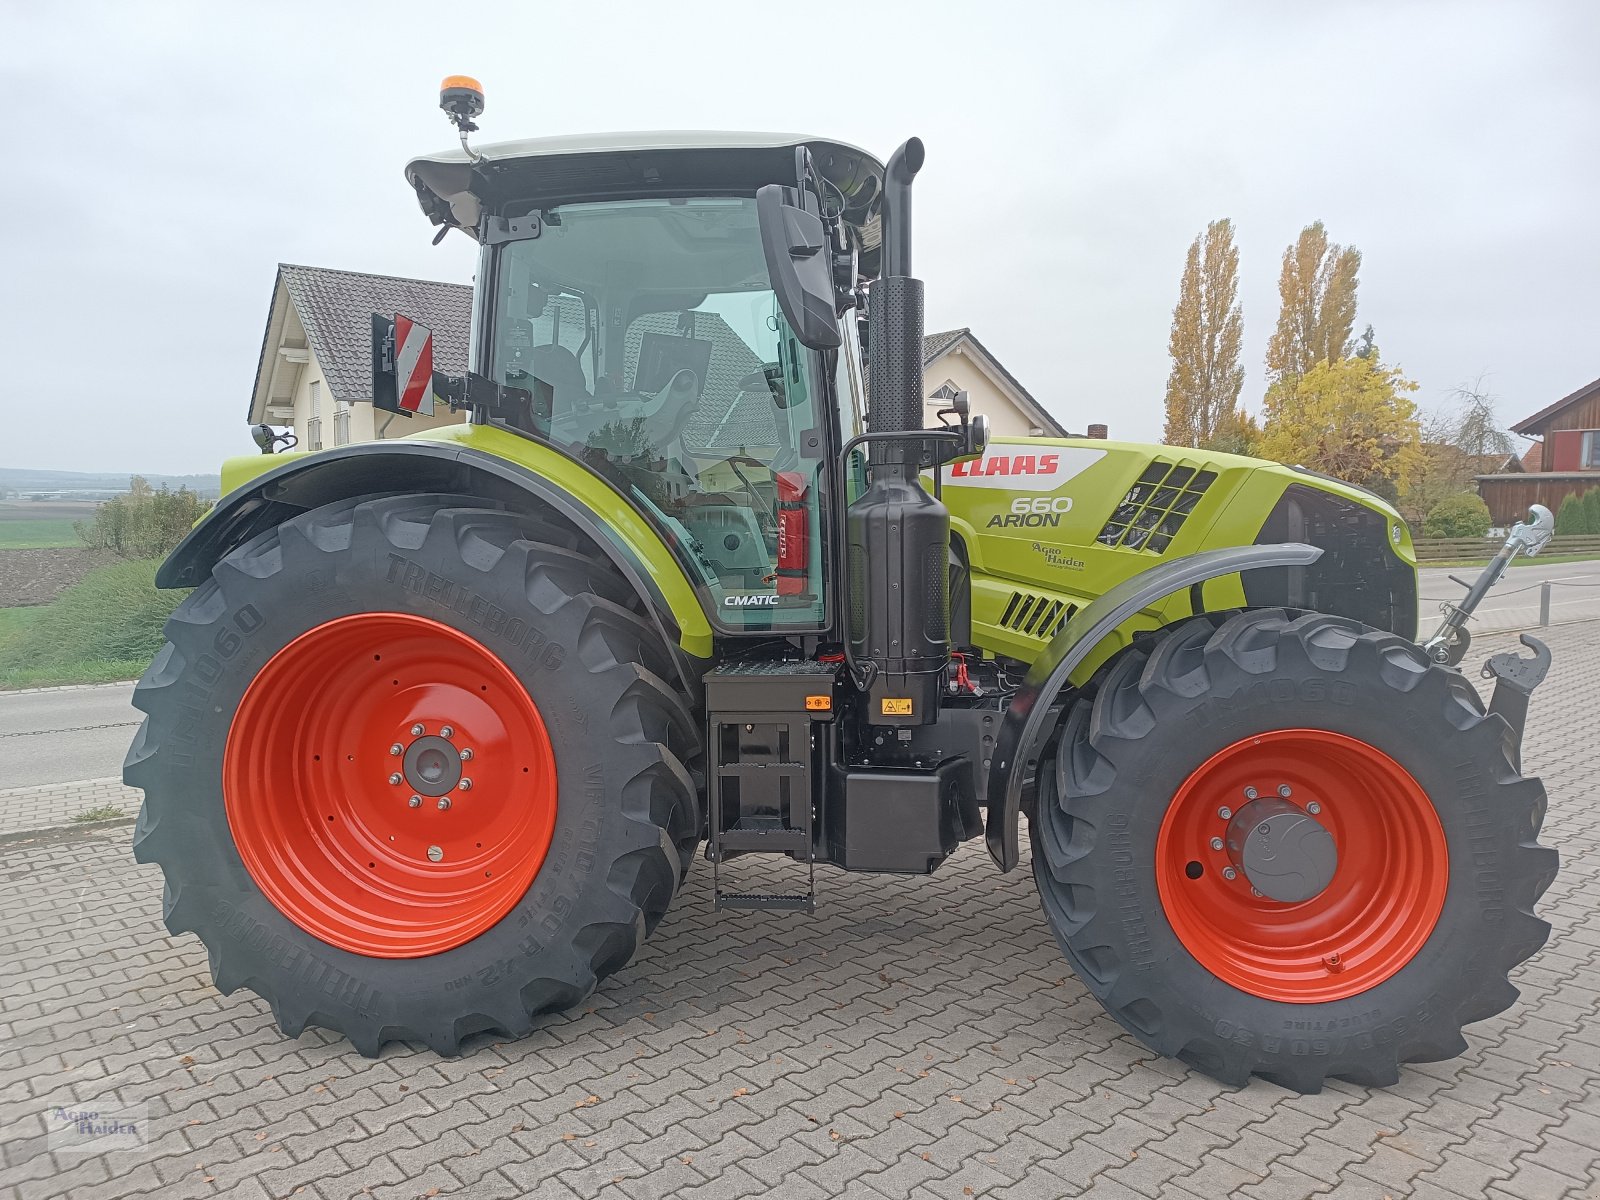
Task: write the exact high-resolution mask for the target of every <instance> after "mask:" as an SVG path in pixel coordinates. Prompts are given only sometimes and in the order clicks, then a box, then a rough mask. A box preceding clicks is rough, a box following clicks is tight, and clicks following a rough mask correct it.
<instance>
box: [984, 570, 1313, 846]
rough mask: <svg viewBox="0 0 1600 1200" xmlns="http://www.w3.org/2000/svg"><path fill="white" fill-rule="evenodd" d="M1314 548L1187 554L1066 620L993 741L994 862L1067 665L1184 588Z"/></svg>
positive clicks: (988, 837)
mask: <svg viewBox="0 0 1600 1200" xmlns="http://www.w3.org/2000/svg"><path fill="white" fill-rule="evenodd" d="M1321 555H1322V550H1321V548H1320V547H1317V546H1306V545H1301V544H1299V543H1296V542H1288V543H1284V544H1281V545H1271V546H1230V547H1228V548H1226V549H1222V550H1207V551H1204V552H1202V553H1200V554H1190V555H1186V556H1184V557H1183V558H1176V559H1173V560H1171V561H1170V562H1164V563H1160V564H1158V565H1156V566H1154V567H1151V568H1150V569H1149V570H1146V571H1141V572H1140V573H1139V574H1137V575H1134V576H1133V577H1131V578H1129V579H1125V580H1123V581H1122V582H1121V583H1119V584H1117V585H1116V586H1115V587H1113V588H1112V589H1111V590H1110V591H1108V592H1106V593H1105V594H1104V595H1103V596H1101V597H1100V598H1099V599H1097V600H1095V601H1093V602H1092V603H1090V604H1088V605H1086V606H1085V607H1084V608H1083V609H1082V610H1081V611H1080V612H1078V613H1077V615H1075V616H1074V617H1073V618H1072V619H1071V620H1070V621H1068V622H1067V624H1066V625H1065V626H1064V627H1063V628H1062V630H1061V632H1060V633H1058V634H1056V636H1055V637H1054V638H1052V639H1051V641H1050V644H1049V645H1048V646H1046V647H1045V649H1044V652H1043V653H1041V654H1040V655H1039V657H1038V658H1036V659H1034V661H1033V665H1032V666H1030V667H1029V668H1028V674H1027V676H1026V677H1025V678H1024V679H1023V682H1022V686H1021V687H1020V688H1019V689H1018V690H1017V694H1016V696H1015V697H1013V698H1012V701H1011V705H1010V707H1008V708H1007V709H1006V716H1005V720H1004V722H1002V724H1001V726H1000V733H999V736H998V737H997V738H996V740H995V753H994V769H993V771H992V772H991V773H990V775H989V795H988V805H989V816H988V824H987V828H986V831H985V841H986V842H987V843H988V846H989V854H990V856H991V857H992V858H993V859H994V861H995V863H996V864H997V865H998V866H999V867H1000V869H1001V870H1002V871H1009V870H1011V869H1012V868H1013V867H1015V866H1016V865H1017V859H1018V857H1019V853H1018V847H1017V814H1018V812H1019V811H1020V810H1021V808H1022V790H1023V786H1024V785H1025V784H1026V783H1027V781H1028V780H1029V779H1030V778H1031V777H1032V776H1033V773H1034V771H1035V769H1036V768H1037V767H1038V763H1039V756H1040V753H1041V752H1042V751H1043V749H1044V747H1045V743H1046V741H1047V740H1048V739H1049V737H1050V734H1051V732H1052V730H1053V728H1054V724H1055V721H1054V714H1055V711H1056V706H1057V701H1058V700H1059V699H1061V698H1062V694H1063V692H1064V691H1066V690H1068V689H1069V686H1070V685H1069V679H1070V677H1071V675H1072V673H1073V671H1074V670H1075V669H1076V668H1077V667H1078V666H1079V665H1080V664H1081V663H1082V662H1083V661H1084V660H1085V659H1086V658H1088V657H1089V655H1091V654H1092V653H1093V652H1094V649H1095V647H1096V646H1098V645H1099V644H1100V642H1101V641H1102V640H1103V639H1104V638H1105V637H1106V636H1107V635H1109V634H1111V633H1112V632H1113V631H1115V630H1116V629H1117V628H1118V627H1119V626H1121V625H1122V623H1123V622H1124V621H1126V620H1127V619H1128V618H1129V617H1131V616H1133V615H1134V614H1135V613H1137V612H1139V611H1140V610H1141V609H1144V608H1148V607H1150V606H1151V605H1153V604H1154V603H1156V601H1158V600H1161V599H1164V598H1165V597H1167V596H1170V595H1171V594H1172V593H1173V592H1177V591H1180V590H1182V589H1183V588H1187V587H1193V586H1195V585H1196V584H1201V583H1204V582H1205V581H1206V580H1208V579H1218V578H1221V577H1222V576H1224V575H1235V574H1237V573H1239V572H1240V571H1251V570H1257V569H1259V568H1262V567H1291V566H1305V565H1308V564H1310V563H1313V562H1316V560H1317V559H1318V558H1319V557H1321Z"/></svg>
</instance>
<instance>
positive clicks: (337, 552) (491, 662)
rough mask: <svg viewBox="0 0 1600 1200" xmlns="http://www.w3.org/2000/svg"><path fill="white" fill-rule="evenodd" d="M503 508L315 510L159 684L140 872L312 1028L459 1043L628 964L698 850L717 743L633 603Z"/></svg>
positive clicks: (169, 910)
mask: <svg viewBox="0 0 1600 1200" xmlns="http://www.w3.org/2000/svg"><path fill="white" fill-rule="evenodd" d="M585 549H589V548H587V547H584V546H582V545H580V544H579V543H578V542H577V540H576V538H575V537H573V536H572V535H571V534H570V533H567V532H565V531H562V530H560V529H556V528H553V527H551V526H548V525H545V524H542V523H540V522H539V521H538V520H536V519H534V518H531V517H529V516H527V515H525V514H518V513H515V512H510V511H506V510H503V509H497V508H493V507H489V506H488V505H486V503H485V502H484V501H482V500H475V499H471V498H461V497H448V496H401V497H389V498H378V499H362V500H353V501H346V502H341V503H338V504H332V505H328V506H327V507H324V508H319V509H315V510H313V511H311V512H308V513H305V514H304V515H302V516H298V517H295V518H293V519H292V520H289V521H287V522H285V523H284V524H283V525H281V526H279V527H278V528H277V529H274V530H272V531H271V532H269V533H266V534H263V535H261V536H260V537H257V538H255V539H254V540H252V541H250V542H247V543H246V544H244V545H242V546H240V547H239V548H238V549H236V550H234V551H233V552H231V553H230V554H228V555H227V556H226V557H225V558H224V559H223V560H222V561H221V562H220V563H219V564H218V565H217V567H216V569H215V570H214V571H213V573H212V578H211V579H210V580H209V581H207V582H206V583H205V584H203V585H202V586H200V587H199V588H197V589H196V590H195V591H194V593H193V594H192V595H191V596H190V597H189V598H188V599H187V600H185V601H184V603H183V604H182V605H181V606H179V608H178V610H177V611H176V612H175V613H174V614H173V616H172V618H171V620H170V621H169V622H168V625H167V638H168V644H167V646H166V647H165V648H164V649H163V650H162V651H161V653H160V654H158V655H157V657H156V659H155V662H154V663H153V664H152V665H151V667H150V669H149V671H148V672H147V673H146V674H145V677H144V679H143V680H141V681H140V683H139V686H138V689H137V690H136V692H135V695H134V703H135V704H136V705H137V706H138V707H139V708H141V709H142V710H143V711H144V712H145V713H146V714H147V715H146V718H145V722H144V725H143V726H142V727H141V729H140V731H139V734H138V736H137V738H136V740H135V742H134V745H133V748H132V749H131V750H130V751H129V754H128V761H127V765H126V767H125V773H124V777H125V779H126V780H127V782H128V783H129V784H132V785H134V786H137V787H141V788H143V789H144V792H145V800H144V805H143V808H142V809H141V811H140V814H139V822H138V827H137V830H136V832H135V841H134V846H135V852H136V855H137V857H138V858H139V860H140V861H141V862H154V863H158V864H160V866H161V868H162V871H163V872H164V874H165V876H166V905H165V917H166V923H167V928H168V929H169V930H170V931H172V932H173V933H178V932H183V931H192V932H194V933H197V934H199V935H200V938H201V940H202V941H203V942H204V943H205V945H206V948H207V950H208V951H209V954H210V959H211V970H212V975H213V978H214V979H215V981H216V984H217V986H218V987H219V988H220V989H221V990H222V991H223V992H230V991H232V990H234V989H235V988H237V987H240V986H244V987H249V988H251V989H253V990H254V991H256V992H258V993H259V994H260V995H261V996H263V997H264V998H265V999H266V1000H267V1001H268V1002H269V1003H270V1004H271V1006H272V1010H273V1013H274V1015H275V1016H276V1017H277V1020H278V1023H279V1025H280V1026H281V1027H282V1028H283V1030H284V1031H285V1032H286V1033H289V1034H290V1035H296V1034H298V1033H299V1032H300V1031H301V1030H302V1029H303V1028H305V1027H306V1026H307V1025H310V1024H315V1025H321V1026H324V1027H327V1028H330V1029H334V1030H337V1031H339V1032H342V1033H344V1034H345V1035H346V1036H348V1037H349V1038H350V1040H351V1041H352V1042H353V1043H354V1044H355V1046H356V1047H357V1049H359V1050H360V1051H362V1052H363V1053H365V1054H376V1053H377V1052H378V1050H379V1048H380V1047H381V1046H382V1044H383V1043H384V1042H385V1041H387V1040H390V1039H412V1040H417V1041H422V1042H425V1043H427V1044H428V1045H430V1046H432V1047H433V1048H435V1049H436V1050H439V1051H441V1052H443V1053H455V1052H456V1051H457V1050H458V1048H459V1046H460V1042H461V1039H462V1038H464V1037H466V1036H468V1035H470V1034H472V1033H475V1032H479V1031H496V1032H499V1033H503V1034H506V1035H510V1036H516V1035H519V1034H522V1033H526V1032H527V1031H528V1030H529V1029H530V1028H531V1027H532V1022H533V1018H534V1016H535V1015H536V1014H538V1013H540V1012H542V1011H545V1010H548V1009H554V1008H562V1007H566V1006H568V1005H571V1004H574V1003H576V1002H578V1001H579V1000H581V999H582V998H583V997H584V996H586V995H588V994H589V993H590V992H591V991H592V990H593V989H594V988H595V986H596V984H597V983H598V982H599V980H601V979H603V978H605V976H607V975H608V974H610V973H611V972H613V971H615V970H617V969H618V968H620V967H621V966H623V964H625V963H626V962H627V961H628V960H629V959H630V958H631V957H632V955H633V953H634V951H635V950H636V949H637V948H638V946H639V944H640V943H641V942H642V941H643V939H644V938H645V936H646V935H647V934H648V933H649V932H650V931H651V930H652V929H654V927H655V924H656V922H657V921H659V920H660V919H661V916H662V914H663V913H664V912H665V911H666V908H667V905H668V904H669V903H670V902H671V900H672V897H673V894H674V892H675V891H676V889H677V886H678V883H679V881H680V879H681V878H682V874H683V872H684V870H685V869H686V868H687V865H688V862H689V860H690V859H691V858H692V855H693V851H694V847H695V844H696V842H697V840H698V835H699V830H700V815H699V805H698V800H697V797H696V792H695V786H694V782H693V780H692V777H691V775H690V773H689V771H688V769H687V768H686V765H685V764H686V763H687V762H691V761H693V758H694V756H695V755H696V753H697V752H698V737H697V733H696V725H695V722H694V721H693V719H692V717H691V715H690V713H689V710H688V708H687V706H686V705H685V703H684V700H683V698H682V697H681V696H680V695H679V694H678V693H677V692H676V691H675V690H674V689H673V688H672V687H671V686H670V685H669V684H668V683H667V682H666V679H667V678H669V677H670V673H671V666H670V664H669V660H668V656H667V648H666V647H665V646H664V645H663V644H662V642H661V639H660V637H659V635H658V634H657V633H656V632H655V630H654V628H653V627H652V625H651V624H650V623H649V621H647V620H646V619H644V617H642V616H641V615H640V614H639V613H638V612H637V611H635V608H634V604H635V601H634V598H633V594H632V591H631V589H630V588H629V587H628V586H627V585H626V583H625V582H624V581H623V580H621V579H620V578H619V577H618V576H617V575H616V574H615V573H614V572H612V571H611V570H610V569H609V568H608V567H606V566H605V565H603V563H601V562H597V561H596V559H595V557H593V556H592V555H591V554H586V553H584V552H583V551H584V550H585Z"/></svg>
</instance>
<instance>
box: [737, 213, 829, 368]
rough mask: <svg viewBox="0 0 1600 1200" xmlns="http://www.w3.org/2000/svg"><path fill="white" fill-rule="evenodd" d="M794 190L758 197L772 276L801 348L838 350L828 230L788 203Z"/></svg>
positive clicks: (764, 248)
mask: <svg viewBox="0 0 1600 1200" xmlns="http://www.w3.org/2000/svg"><path fill="white" fill-rule="evenodd" d="M789 190H790V189H786V188H784V187H783V186H782V185H780V184H776V183H769V184H767V185H766V186H765V187H763V188H761V189H760V190H758V191H757V192H756V215H757V217H758V218H759V219H760V222H761V252H762V254H763V255H764V256H765V257H766V260H767V277H768V278H769V279H771V280H772V290H773V292H774V293H776V295H777V297H778V307H779V308H781V309H782V310H783V315H784V318H785V319H786V320H787V321H788V322H789V327H790V328H791V329H793V330H794V334H795V337H797V338H799V339H800V342H801V344H802V345H805V346H808V347H810V348H811V349H812V350H836V349H838V348H839V345H840V341H841V339H840V337H839V323H838V320H837V318H836V317H835V315H834V307H833V302H834V290H833V263H832V261H831V258H832V256H831V254H830V253H829V250H828V235H827V231H826V230H825V229H824V228H823V225H822V218H821V217H819V216H817V215H816V214H815V213H812V212H807V211H806V210H805V209H803V208H797V207H796V206H794V205H793V204H790V203H788V202H787V200H786V199H785V193H786V192H788V191H789Z"/></svg>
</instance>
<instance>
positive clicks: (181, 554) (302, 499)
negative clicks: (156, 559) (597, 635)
mask: <svg viewBox="0 0 1600 1200" xmlns="http://www.w3.org/2000/svg"><path fill="white" fill-rule="evenodd" d="M463 428H467V427H463ZM503 436H509V435H503ZM519 440H521V439H519ZM550 453H551V455H552V457H553V458H556V457H559V456H556V455H555V454H554V452H553V451H552V452H550ZM283 457H284V458H286V459H289V461H287V462H284V463H282V464H281V465H276V466H273V467H271V468H270V469H268V470H266V471H264V472H262V473H261V474H259V475H257V476H255V478H253V479H251V480H250V481H249V482H248V483H246V484H244V485H243V486H240V487H237V488H235V489H234V490H233V491H231V492H229V493H228V494H227V495H225V496H224V497H223V498H222V499H221V500H220V501H219V502H218V503H217V506H216V507H215V508H213V509H212V510H211V512H210V513H209V514H208V515H207V516H206V517H205V519H204V520H202V521H201V522H200V523H199V524H198V525H196V526H195V527H194V528H193V529H191V530H190V531H189V533H188V535H187V536H186V537H185V538H184V539H183V541H182V542H180V543H179V544H178V546H177V548H176V549H175V550H174V551H173V552H172V554H171V556H170V557H168V559H167V561H166V562H165V563H163V564H162V566H161V569H160V571H158V572H157V574H156V586H157V587H163V588H177V587H194V586H196V585H198V584H200V583H202V582H203V581H204V580H205V579H206V578H207V577H208V576H209V575H210V573H211V568H212V567H214V566H215V565H216V564H217V562H218V561H219V560H221V558H222V557H223V556H224V555H225V554H227V553H228V552H229V551H230V550H232V549H233V548H234V547H235V546H238V545H240V544H241V543H243V542H245V541H247V540H249V539H250V538H252V537H254V536H255V535H256V534H258V533H262V532H264V531H265V530H267V529H270V528H272V527H273V526H275V525H278V524H280V523H281V522H283V521H285V520H287V519H288V518H289V517H292V516H294V515H295V514H297V513H299V512H303V511H305V510H306V509H310V508H317V507H320V506H321V505H324V504H331V503H333V502H334V501H337V500H342V499H347V498H349V497H352V496H360V495H367V494H373V493H384V492H394V491H397V490H404V491H408V492H425V491H434V492H461V493H465V494H469V495H475V496H483V497H485V498H486V499H496V500H503V501H510V502H515V501H516V500H518V499H528V498H531V499H533V500H534V501H536V502H537V503H539V504H540V505H543V506H545V507H547V508H548V509H549V510H551V511H552V512H553V513H554V514H556V515H557V516H558V517H560V518H562V519H564V520H566V521H568V522H570V523H571V524H572V525H573V526H574V527H575V528H577V529H579V530H581V531H582V532H583V533H584V534H585V535H587V536H588V537H589V538H590V539H591V540H592V541H593V542H594V543H595V545H597V546H599V547H600V549H601V550H602V551H603V552H604V553H605V555H606V557H607V558H608V559H609V560H610V562H611V563H612V565H613V566H615V567H616V569H617V571H618V572H619V573H620V574H621V575H622V576H623V577H624V578H625V579H626V580H627V581H628V583H629V584H630V585H631V586H632V587H633V589H634V591H635V592H636V593H637V594H638V595H639V597H640V598H641V599H642V600H643V601H644V602H645V606H646V608H648V609H649V611H650V615H651V620H652V621H653V622H654V623H655V625H656V628H657V630H658V631H659V632H660V633H661V636H662V637H663V639H664V640H665V641H666V644H667V645H668V646H669V647H673V648H675V649H676V650H677V651H679V653H678V654H676V655H675V657H676V658H678V659H679V660H680V661H679V664H678V665H679V670H680V673H681V674H682V675H683V681H684V683H685V684H686V685H688V684H690V682H691V680H692V681H693V682H694V684H695V685H696V686H692V687H691V688H690V690H691V693H692V692H693V691H695V690H696V687H697V684H698V674H699V673H698V671H696V670H694V669H692V667H691V665H690V664H689V663H688V662H686V661H683V660H684V659H685V658H706V657H709V655H710V653H711V644H712V642H711V625H710V623H709V621H707V619H706V616H705V612H704V610H703V609H702V608H701V606H700V603H699V600H698V598H697V597H696V595H695V592H694V588H693V586H692V585H691V584H690V583H689V581H688V579H687V577H686V576H685V574H684V572H683V570H682V568H681V567H679V566H678V564H677V562H676V560H675V559H674V558H673V556H672V552H671V550H670V549H668V547H667V546H666V545H665V544H664V543H663V542H662V541H661V539H660V538H659V537H658V536H657V535H656V534H655V533H654V531H653V530H651V529H650V528H649V526H648V525H646V524H645V523H644V521H643V519H642V518H640V517H638V515H637V514H636V513H634V512H633V511H632V510H631V509H630V508H629V506H628V505H627V504H626V502H625V501H623V499H622V498H621V497H620V496H618V495H616V494H615V492H614V491H613V490H612V489H611V487H610V485H609V484H607V483H606V482H605V481H604V480H602V479H601V478H599V476H597V475H594V474H592V473H590V472H588V471H585V470H583V469H582V468H581V467H577V466H576V465H575V464H571V463H570V462H569V461H568V460H564V459H563V460H560V463H559V464H552V465H559V466H562V467H565V468H566V470H567V471H568V472H569V473H571V474H573V475H574V478H573V479H570V480H568V479H563V480H562V481H559V482H558V481H557V480H556V479H553V478H551V477H550V474H551V473H541V472H539V471H536V470H533V469H531V468H530V466H527V465H523V464H521V463H518V462H514V461H511V460H510V459H508V458H507V457H504V456H502V455H500V454H496V453H491V452H489V451H486V450H483V449H478V448H475V447H473V446H470V445H463V444H460V442H459V441H456V440H445V439H443V438H441V439H439V440H430V439H423V438H417V439H406V440H403V441H390V442H366V443H360V444H357V445H352V446H341V447H338V448H336V449H332V450H323V451H318V452H317V453H315V454H307V455H295V456H293V457H292V458H291V457H290V456H288V455H285V456H283ZM552 473H553V472H552Z"/></svg>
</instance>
